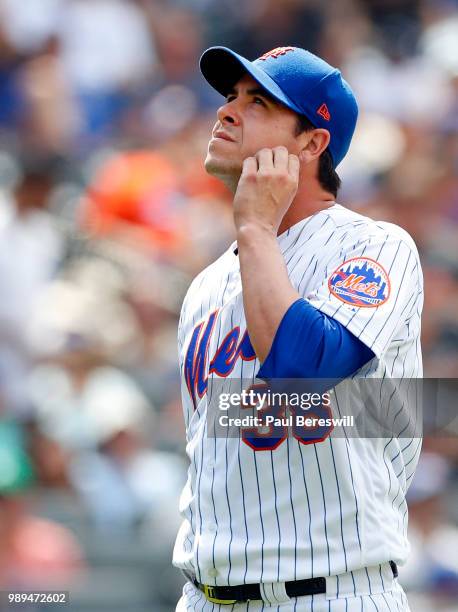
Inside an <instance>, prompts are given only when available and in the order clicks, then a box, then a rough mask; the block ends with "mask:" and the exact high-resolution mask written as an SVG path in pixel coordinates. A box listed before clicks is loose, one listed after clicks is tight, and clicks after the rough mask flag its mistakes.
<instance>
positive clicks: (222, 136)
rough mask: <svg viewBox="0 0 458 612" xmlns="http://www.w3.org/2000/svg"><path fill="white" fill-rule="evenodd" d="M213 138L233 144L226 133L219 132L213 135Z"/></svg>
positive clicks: (232, 140)
mask: <svg viewBox="0 0 458 612" xmlns="http://www.w3.org/2000/svg"><path fill="white" fill-rule="evenodd" d="M213 138H220V139H221V140H227V141H229V142H235V141H234V139H233V138H231V136H229V134H226V132H221V131H219V130H218V131H217V132H215V133H214V134H213Z"/></svg>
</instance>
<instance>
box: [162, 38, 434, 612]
mask: <svg viewBox="0 0 458 612" xmlns="http://www.w3.org/2000/svg"><path fill="white" fill-rule="evenodd" d="M200 67H201V71H202V73H203V75H204V77H205V78H206V80H207V81H208V82H209V83H210V85H211V86H213V87H214V88H215V89H216V90H217V91H218V92H220V93H221V94H222V95H223V96H224V97H225V102H224V103H223V104H222V106H221V107H220V108H219V109H218V111H217V120H216V123H215V126H214V128H213V132H212V136H211V140H210V142H209V146H208V154H207V158H206V161H205V167H206V169H207V171H208V172H209V173H210V174H212V175H214V176H216V177H218V178H220V179H221V180H222V181H224V183H225V184H226V185H227V186H228V187H229V188H230V189H231V190H232V192H233V194H234V200H233V210H234V223H235V228H236V232H237V240H236V242H235V243H234V244H232V245H231V246H230V248H229V249H228V250H227V251H226V252H225V253H224V254H223V255H222V256H221V257H220V258H219V259H218V260H217V261H216V262H214V263H213V264H212V265H210V266H209V267H208V268H207V269H205V270H204V271H203V272H201V273H200V274H199V275H198V276H197V278H196V279H195V280H194V281H193V283H192V285H191V287H190V289H189V291H188V293H187V295H186V298H185V300H184V303H183V308H182V312H181V317H180V323H179V339H178V344H179V360H180V369H181V375H182V396H183V409H184V418H185V423H186V434H187V447H186V450H187V454H188V456H189V460H190V466H189V472H188V480H187V483H186V486H185V488H184V490H183V493H182V496H181V500H180V511H181V513H182V516H183V523H182V526H181V528H180V530H179V533H178V536H177V540H176V544H175V549H174V559H173V562H174V564H175V565H176V566H177V567H179V568H181V570H182V571H183V573H184V574H185V576H186V577H187V579H188V581H187V583H186V584H185V586H184V589H183V595H182V598H181V599H180V601H179V603H178V606H177V610H178V611H180V612H181V611H185V610H198V611H199V610H205V611H210V610H213V611H216V610H217V611H220V610H221V611H224V610H250V611H255V610H266V611H267V610H276V611H281V612H286V611H293V610H295V611H297V612H305V611H309V610H310V611H311V610H313V611H315V612H320V611H324V610H326V611H328V612H329V611H332V612H341V611H344V610H345V611H348V612H353V611H356V610H358V611H361V610H364V611H366V610H371V611H372V610H375V611H377V612H384V611H388V610H390V611H396V612H400V611H406V610H409V607H408V603H407V600H406V597H405V594H404V592H403V590H402V588H401V586H400V584H399V583H398V580H397V566H398V565H402V563H403V562H404V561H405V559H406V556H407V554H408V542H407V538H406V530H407V506H406V501H405V493H406V490H407V488H408V486H409V483H410V481H411V479H412V476H413V473H414V470H415V466H416V463H417V460H418V455H419V452H420V444H421V438H420V437H419V436H412V437H410V438H406V437H402V436H400V437H397V436H391V437H388V438H386V437H383V438H377V437H370V438H361V437H357V436H350V435H349V436H341V437H334V436H333V435H332V431H331V430H332V427H324V429H321V430H320V431H319V433H317V435H316V437H315V438H310V436H308V437H307V436H305V435H302V433H301V430H300V429H299V430H298V429H297V428H296V429H295V430H294V431H293V435H287V434H286V433H285V429H284V428H283V429H282V428H280V433H278V431H277V435H276V436H273V437H269V436H266V435H265V434H263V430H262V429H259V430H258V429H257V428H256V426H252V427H248V428H244V427H241V428H240V435H239V436H237V437H232V436H215V435H212V431H211V425H210V424H211V422H212V421H211V419H209V416H211V415H209V411H210V408H211V410H214V408H213V406H214V403H212V405H211V407H210V404H211V399H212V398H213V399H214V396H215V394H216V393H218V392H219V391H218V390H221V386H218V385H221V384H226V382H227V381H229V380H230V381H231V382H234V381H235V382H237V381H240V385H239V386H240V387H242V386H243V384H244V382H245V381H247V380H248V381H250V382H254V381H256V380H257V379H259V378H261V379H263V380H265V379H269V380H270V379H312V378H313V379H322V378H331V379H333V380H343V381H344V382H345V381H346V380H348V379H350V378H354V377H356V378H358V377H359V378H364V379H370V378H374V379H377V380H379V381H381V384H382V387H383V386H386V385H389V384H390V383H391V384H394V381H395V380H396V379H406V378H410V379H411V378H415V377H421V376H422V361H421V351H420V341H419V334H420V315H421V309H422V301H423V290H422V274H421V268H420V263H419V258H418V253H417V250H416V247H415V245H414V243H413V241H412V239H411V238H410V236H409V235H408V234H407V233H406V232H405V231H404V230H402V229H401V228H399V227H397V226H395V225H393V224H390V223H384V222H376V221H373V220H372V219H370V218H368V217H364V216H362V215H360V214H357V213H354V212H352V211H351V210H348V209H347V208H345V207H343V206H341V205H339V204H337V203H336V201H335V200H336V195H337V191H338V188H339V185H340V180H339V177H338V175H337V174H336V171H335V168H336V167H337V166H338V164H339V163H340V162H341V160H342V159H343V157H344V156H345V154H346V153H347V151H348V148H349V145H350V141H351V139H352V135H353V132H354V128H355V124H356V119H357V104H356V101H355V98H354V95H353V93H352V91H351V89H350V87H349V85H348V84H347V83H346V82H345V81H344V79H343V78H342V76H341V74H340V72H339V71H338V70H337V69H335V68H333V67H332V66H330V65H329V64H327V63H326V62H324V61H323V60H322V59H320V58H318V57H316V56H315V55H313V54H311V53H309V52H308V51H305V50H303V49H300V48H295V47H281V48H277V49H274V50H272V51H269V52H268V53H265V54H264V55H263V56H262V57H260V58H258V59H257V60H255V61H254V62H251V61H249V60H247V59H245V58H244V57H241V56H240V55H238V54H237V53H235V52H234V51H232V50H230V49H227V48H224V47H212V48H210V49H208V50H207V51H206V52H205V53H204V54H203V56H202V58H201V61H200ZM380 396H382V392H381V393H380ZM338 410H339V406H338V403H337V397H336V401H335V402H334V403H333V404H332V407H331V411H332V412H333V413H334V412H335V411H338Z"/></svg>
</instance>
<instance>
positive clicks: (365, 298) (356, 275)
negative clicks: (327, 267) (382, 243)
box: [328, 257, 391, 308]
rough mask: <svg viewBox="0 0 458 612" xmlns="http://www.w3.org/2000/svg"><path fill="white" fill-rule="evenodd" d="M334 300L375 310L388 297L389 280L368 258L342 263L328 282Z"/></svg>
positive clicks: (357, 258) (358, 258) (378, 265)
mask: <svg viewBox="0 0 458 612" xmlns="http://www.w3.org/2000/svg"><path fill="white" fill-rule="evenodd" d="M328 288H329V291H330V292H331V293H332V295H334V296H335V297H336V298H338V299H339V300H341V301H342V302H345V303H346V304H351V306H358V307H360V308H376V307H377V306H381V305H382V304H384V303H385V302H386V301H387V299H388V298H389V297H390V289H391V288H390V279H389V278H388V274H387V273H386V272H385V270H384V269H383V267H382V266H381V265H380V264H379V263H377V262H376V261H374V260H373V259H369V258H368V257H355V258H354V259H349V260H347V261H344V262H343V264H341V265H340V266H339V267H338V268H337V270H335V271H334V272H333V273H332V274H331V276H330V278H329V281H328Z"/></svg>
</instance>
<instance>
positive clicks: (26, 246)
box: [0, 157, 63, 411]
mask: <svg viewBox="0 0 458 612" xmlns="http://www.w3.org/2000/svg"><path fill="white" fill-rule="evenodd" d="M21 170H22V174H21V176H20V178H19V179H18V182H17V184H16V186H15V188H14V193H13V199H12V201H11V202H8V201H5V202H4V203H3V206H4V207H5V208H6V210H4V214H3V219H2V221H1V225H0V288H1V294H2V300H1V304H0V338H1V346H0V402H1V401H3V403H4V409H14V410H17V411H19V410H24V409H25V408H26V406H25V404H24V402H25V399H24V396H23V381H24V377H25V376H26V374H27V370H28V367H29V364H30V360H31V359H32V356H31V355H30V353H29V348H28V346H27V341H26V329H27V324H28V321H29V320H30V318H31V316H32V315H33V313H34V311H35V308H36V307H37V302H38V299H39V297H40V295H41V292H42V291H43V289H44V287H45V286H46V284H47V282H48V281H49V280H50V279H51V277H52V276H53V274H55V273H56V271H57V264H58V262H59V259H60V257H61V255H62V249H63V244H62V239H61V236H60V234H59V231H58V229H57V227H56V223H55V220H54V219H53V217H52V216H51V215H50V214H49V213H48V212H47V211H46V207H47V203H48V198H49V195H50V192H51V189H52V187H53V185H54V180H55V174H54V173H55V164H54V161H53V160H51V159H49V158H47V157H45V158H39V157H33V158H30V159H24V160H23V166H22V169H21Z"/></svg>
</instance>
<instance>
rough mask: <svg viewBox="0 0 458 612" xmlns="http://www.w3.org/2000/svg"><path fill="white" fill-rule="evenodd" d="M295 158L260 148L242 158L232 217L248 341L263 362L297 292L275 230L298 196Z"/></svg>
mask: <svg viewBox="0 0 458 612" xmlns="http://www.w3.org/2000/svg"><path fill="white" fill-rule="evenodd" d="M298 182H299V159H298V158H297V156H295V155H289V154H288V151H287V149H286V148H285V147H277V148H275V149H273V150H271V149H262V150H261V151H260V152H259V153H258V154H257V156H256V157H249V158H247V159H246V160H245V161H244V164H243V171H242V175H241V177H240V181H239V184H238V188H237V192H236V194H235V197H234V220H235V226H236V230H237V245H238V252H239V259H240V274H241V278H242V286H243V305H244V309H245V317H246V321H247V327H248V332H249V334H250V339H251V343H252V345H253V348H254V350H255V351H256V354H257V356H258V358H259V359H260V360H261V361H264V359H265V358H266V357H267V355H268V353H269V350H270V347H271V345H272V341H273V339H274V336H275V333H276V331H277V329H278V326H279V325H280V322H281V320H282V318H283V316H284V315H285V313H286V311H287V310H288V308H289V307H290V306H291V304H293V303H294V302H295V301H296V300H297V299H299V297H300V296H299V294H298V293H297V291H296V290H295V289H294V287H293V286H292V284H291V282H290V280H289V278H288V272H287V269H286V265H285V262H284V260H283V255H282V253H281V251H280V248H279V246H278V242H277V231H278V228H279V226H280V223H281V220H282V219H283V216H284V214H285V213H286V211H287V210H288V208H289V206H290V205H291V202H292V201H293V198H294V196H295V195H296V191H297V187H298Z"/></svg>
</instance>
